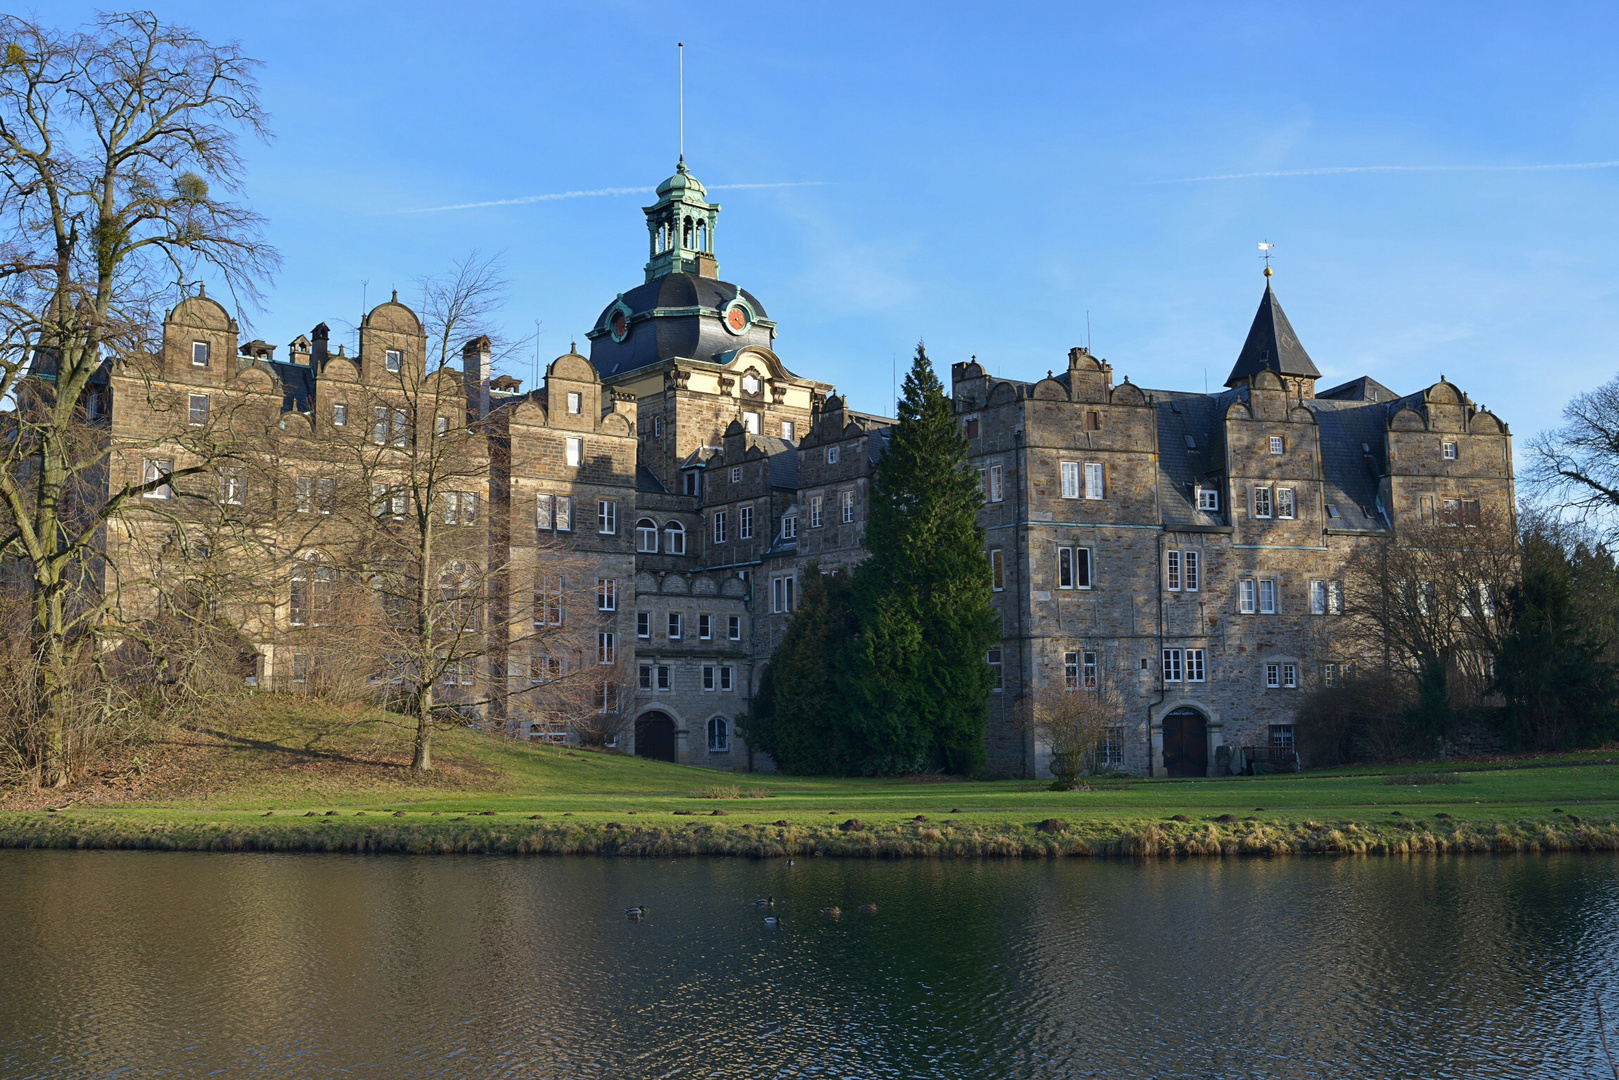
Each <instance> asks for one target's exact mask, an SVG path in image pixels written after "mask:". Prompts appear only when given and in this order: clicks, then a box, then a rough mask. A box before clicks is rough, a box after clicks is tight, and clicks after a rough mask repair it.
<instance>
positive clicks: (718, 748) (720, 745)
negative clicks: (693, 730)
mask: <svg viewBox="0 0 1619 1080" xmlns="http://www.w3.org/2000/svg"><path fill="white" fill-rule="evenodd" d="M730 749H731V725H730V724H729V723H727V722H726V720H725V717H723V716H716V717H714V718H713V719H712V720H710V721H709V722H708V752H709V753H710V754H724V753H726V752H728V751H729V750H730Z"/></svg>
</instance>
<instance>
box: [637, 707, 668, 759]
mask: <svg viewBox="0 0 1619 1080" xmlns="http://www.w3.org/2000/svg"><path fill="white" fill-rule="evenodd" d="M635 756H636V757H644V758H656V759H657V760H659V761H673V760H674V759H675V722H674V721H673V720H671V719H669V717H668V716H667V715H666V714H664V713H661V712H655V713H647V714H646V715H645V716H643V717H641V718H640V719H639V720H637V721H636V722H635Z"/></svg>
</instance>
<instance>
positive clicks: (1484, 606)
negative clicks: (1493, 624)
mask: <svg viewBox="0 0 1619 1080" xmlns="http://www.w3.org/2000/svg"><path fill="white" fill-rule="evenodd" d="M1478 610H1479V614H1481V615H1483V616H1484V617H1485V618H1486V619H1493V618H1495V590H1493V589H1491V588H1490V587H1489V586H1488V585H1486V584H1484V583H1482V582H1480V584H1479V587H1478Z"/></svg>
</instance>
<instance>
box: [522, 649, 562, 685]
mask: <svg viewBox="0 0 1619 1080" xmlns="http://www.w3.org/2000/svg"><path fill="white" fill-rule="evenodd" d="M561 677H562V661H561V660H559V659H558V658H557V657H555V656H548V655H546V654H545V653H538V652H537V653H533V654H531V655H530V656H529V658H528V681H529V682H533V683H548V682H552V681H554V680H556V679H560V678H561Z"/></svg>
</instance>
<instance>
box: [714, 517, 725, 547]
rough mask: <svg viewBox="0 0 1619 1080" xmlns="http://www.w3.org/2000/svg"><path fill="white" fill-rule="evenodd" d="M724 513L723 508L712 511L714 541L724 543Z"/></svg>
mask: <svg viewBox="0 0 1619 1080" xmlns="http://www.w3.org/2000/svg"><path fill="white" fill-rule="evenodd" d="M725 528H726V514H725V511H724V510H716V511H714V543H716V544H723V543H725Z"/></svg>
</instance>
